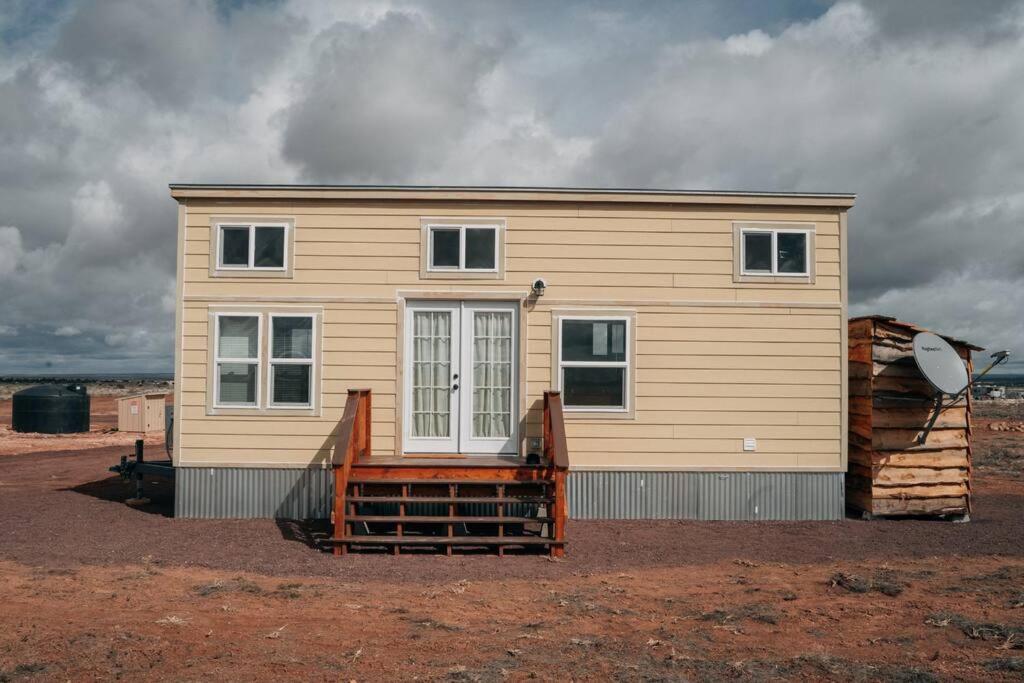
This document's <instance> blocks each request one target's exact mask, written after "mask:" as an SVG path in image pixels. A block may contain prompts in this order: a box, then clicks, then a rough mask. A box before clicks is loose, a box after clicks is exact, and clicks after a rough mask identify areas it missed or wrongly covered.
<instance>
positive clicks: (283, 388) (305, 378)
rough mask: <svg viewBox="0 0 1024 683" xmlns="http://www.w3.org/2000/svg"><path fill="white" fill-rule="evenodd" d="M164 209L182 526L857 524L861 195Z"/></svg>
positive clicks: (574, 194) (196, 188)
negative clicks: (419, 499) (529, 510)
mask: <svg viewBox="0 0 1024 683" xmlns="http://www.w3.org/2000/svg"><path fill="white" fill-rule="evenodd" d="M171 195H172V197H173V198H174V199H175V200H177V202H178V204H179V213H178V216H179V220H178V293H177V297H178V301H177V345H176V349H175V352H176V353H175V374H176V379H177V381H176V382H175V397H174V402H175V415H176V416H177V418H176V421H175V424H174V430H175V434H174V454H173V458H174V463H175V465H176V467H177V468H178V475H177V493H176V512H177V514H178V515H182V516H221V517H239V516H264V517H274V516H277V517H321V518H327V517H331V516H333V517H334V518H335V520H336V522H339V520H340V519H341V517H345V519H346V521H345V524H349V521H348V520H350V519H351V516H352V515H355V517H356V518H360V519H361V518H362V517H364V516H365V515H364V514H363V513H361V512H360V508H358V507H357V506H355V505H354V503H353V501H355V503H360V502H362V501H364V499H368V498H370V497H372V495H373V491H374V490H376V489H375V487H380V486H384V485H385V483H386V482H388V481H391V482H393V483H394V487H393V488H391V489H387V491H389V492H390V493H389V494H388V496H386V498H387V500H389V501H391V502H392V503H393V504H394V505H395V506H396V507H395V509H396V510H398V507H399V506H406V505H411V504H413V503H415V502H416V501H412V500H411V499H412V498H414V497H415V496H416V495H417V493H416V492H417V491H422V492H424V493H422V495H423V496H424V498H428V499H430V500H432V501H434V502H435V503H437V504H439V505H442V506H444V505H446V504H447V503H451V507H450V510H449V512H450V513H451V514H452V515H455V514H456V513H458V512H459V510H461V509H462V508H458V509H457V504H456V503H457V501H455V500H454V499H450V498H449V497H448V496H458V495H460V494H459V492H460V491H464V490H465V491H469V490H470V487H469V485H468V484H467V483H466V481H467V480H468V479H471V478H474V477H475V478H476V480H477V481H479V482H482V483H480V484H479V486H478V487H477V488H478V489H481V490H478V491H477V492H476V493H478V494H480V495H472V496H468V495H467V497H466V499H467V500H473V501H478V502H479V501H480V500H486V499H487V496H485V495H483V493H481V491H482V490H483V489H487V495H490V496H494V497H495V500H501V501H504V502H503V503H495V505H507V508H508V510H512V509H513V508H514V507H515V506H514V503H515V501H517V500H518V501H522V500H532V499H533V498H536V499H537V500H540V501H543V500H546V499H545V495H548V494H550V495H551V496H552V498H551V501H553V502H552V505H551V506H550V507H548V508H542V513H543V514H544V515H546V517H550V518H551V519H552V520H554V521H552V522H551V523H552V524H554V525H555V526H557V525H558V524H559V523H562V522H564V519H562V520H559V519H557V518H558V517H559V515H560V514H561V513H562V512H564V513H565V515H567V516H568V517H570V518H611V519H615V518H695V519H838V518H841V517H842V516H843V514H844V508H845V500H844V473H845V471H846V468H847V462H846V457H847V454H846V446H845V444H846V439H845V435H846V432H847V407H846V401H847V394H846V372H847V362H846V354H847V343H846V333H847V327H846V306H847V295H846V291H847V289H846V219H847V211H848V210H849V209H850V207H852V206H853V201H854V200H853V196H852V195H847V194H788V193H746V192H682V191H680V192H668V191H644V190H590V189H544V188H537V189H523V188H458V187H345V186H256V185H246V186H233V185H184V184H182V185H172V186H171ZM556 461H557V462H556ZM556 464H557V465H558V466H557V467H556V466H555V465H556ZM544 468H549V469H547V470H545V469H544ZM551 468H554V470H557V471H558V472H560V473H561V474H562V475H564V480H565V481H564V492H563V493H564V495H563V496H562V497H561V498H559V497H558V495H557V490H558V486H559V485H558V483H557V481H556V479H557V477H554V478H549V477H548V474H546V472H550V471H554V470H552V469H551ZM339 470H340V472H339ZM552 476H554V475H552ZM389 478H390V479H389ZM429 480H433V481H432V482H431V481H429ZM382 482H384V483H382ZM502 482H504V483H502ZM548 486H550V487H551V488H550V490H548V489H546V488H545V487H548ZM339 487H343V488H344V490H343V491H342V490H339ZM481 487H482V488H481ZM488 487H490V488H488ZM385 488H386V487H385ZM531 488H532V489H536V490H530V489H531ZM538 491H539V493H538ZM545 491H547V492H548V493H545ZM552 492H554V493H552ZM344 496H348V498H347V499H344V500H342V498H343V497H344ZM517 496H518V497H517ZM446 501H447V503H446ZM461 504H462V503H461V502H460V503H458V505H461ZM466 505H468V503H466ZM378 509H379V508H378ZM442 509H448V508H442ZM488 509H489V510H491V512H492V513H493V511H494V510H495V509H496V508H495V507H494V506H492V507H490V508H488ZM515 509H519V508H515ZM508 510H505V513H506V514H511V513H509V512H508ZM552 511H553V513H554V514H551V513H552ZM435 512H436V510H435ZM403 514H404V513H403ZM346 515H348V516H346ZM434 516H435V517H436V516H437V515H434ZM484 517H494V514H490V515H484ZM492 521H493V520H492ZM339 523H340V522H339ZM407 524H408V523H406V522H402V523H397V524H396V527H398V528H396V529H395V530H397V531H399V535H401V533H402V531H401V527H403V525H406V526H407ZM503 526H505V523H504V522H501V523H498V524H497V525H496V526H494V529H493V531H494V533H496V534H497V537H500V535H501V534H500V533H498V532H501V531H502V528H503ZM448 533H449V535H451V533H452V531H451V525H449V529H448ZM406 535H407V536H408V534H406ZM408 542H412V541H408Z"/></svg>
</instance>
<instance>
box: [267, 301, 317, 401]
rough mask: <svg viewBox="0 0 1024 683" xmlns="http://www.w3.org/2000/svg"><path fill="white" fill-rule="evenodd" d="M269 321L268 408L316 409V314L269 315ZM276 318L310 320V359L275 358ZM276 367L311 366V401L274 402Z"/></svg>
mask: <svg viewBox="0 0 1024 683" xmlns="http://www.w3.org/2000/svg"><path fill="white" fill-rule="evenodd" d="M267 316H268V318H269V320H268V321H267V331H268V335H267V408H273V409H274V410H313V409H315V408H316V396H315V394H316V391H315V388H316V354H317V333H316V328H317V325H316V323H317V316H316V314H315V313H268V314H267ZM275 318H309V321H310V353H309V358H308V359H306V358H274V319H275ZM275 365H308V366H309V396H308V397H307V398H308V399H309V400H308V401H307V402H306V403H275V402H274V366H275Z"/></svg>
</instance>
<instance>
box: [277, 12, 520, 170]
mask: <svg viewBox="0 0 1024 683" xmlns="http://www.w3.org/2000/svg"><path fill="white" fill-rule="evenodd" d="M313 50H314V51H315V53H316V55H317V56H316V59H315V61H314V62H313V65H312V73H311V74H310V75H309V76H308V77H307V78H306V79H305V81H304V82H303V83H302V87H301V94H300V95H299V97H298V98H297V99H296V101H295V102H294V104H292V105H291V106H290V107H289V108H288V110H287V111H286V113H285V119H286V121H287V123H286V125H285V129H284V139H283V143H284V147H283V151H284V155H285V157H286V158H288V159H290V160H292V161H294V162H296V163H297V164H299V165H300V166H301V167H302V169H303V173H304V175H305V177H307V178H315V179H318V180H320V181H324V180H347V181H364V182H365V181H383V180H386V179H388V178H396V177H402V176H405V177H408V176H411V175H415V174H417V173H418V172H419V171H420V169H421V168H423V166H424V165H427V164H430V163H432V162H433V163H435V164H436V163H438V161H439V160H440V159H443V158H444V157H446V156H447V154H448V150H449V149H450V148H451V147H452V146H453V145H456V144H458V143H459V141H460V140H461V138H462V137H463V135H464V134H465V132H466V130H467V128H469V126H470V125H471V124H472V122H473V120H474V119H476V118H478V117H480V116H482V115H483V114H484V111H483V106H482V103H481V96H480V88H481V82H482V81H483V79H484V78H486V77H487V75H488V74H489V73H490V72H491V70H492V69H493V68H494V67H495V65H496V64H497V63H498V60H499V59H500V57H501V53H502V48H501V47H500V46H498V45H494V44H487V43H483V42H480V41H479V39H478V38H477V37H476V36H473V35H465V34H461V33H459V32H457V31H449V30H444V29H438V28H434V27H431V26H430V25H428V24H427V22H426V21H425V20H423V19H421V18H419V17H417V16H415V15H408V14H399V13H389V14H387V15H386V16H384V17H383V18H382V19H381V20H380V21H378V22H376V23H374V24H373V25H371V26H368V27H361V26H357V25H353V24H350V23H338V24H336V25H335V26H333V27H331V28H330V29H328V30H325V31H324V32H323V33H321V34H320V35H319V36H317V38H316V40H315V42H314V44H313Z"/></svg>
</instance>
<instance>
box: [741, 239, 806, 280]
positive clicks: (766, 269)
mask: <svg viewBox="0 0 1024 683" xmlns="http://www.w3.org/2000/svg"><path fill="white" fill-rule="evenodd" d="M739 234H740V239H741V240H742V246H741V253H740V266H741V270H740V274H741V275H769V276H774V275H784V276H785V275H796V276H808V275H810V263H809V259H810V253H809V252H810V248H809V243H810V232H809V231H807V230H779V229H762V228H756V229H749V230H748V229H744V230H741V231H740V233H739Z"/></svg>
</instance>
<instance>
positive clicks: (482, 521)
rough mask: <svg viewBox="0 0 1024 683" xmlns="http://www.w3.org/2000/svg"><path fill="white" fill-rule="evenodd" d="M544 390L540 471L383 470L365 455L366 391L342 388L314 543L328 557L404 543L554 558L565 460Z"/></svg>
mask: <svg viewBox="0 0 1024 683" xmlns="http://www.w3.org/2000/svg"><path fill="white" fill-rule="evenodd" d="M549 393H550V394H551V395H549V394H545V401H544V405H545V411H544V415H545V422H544V442H545V449H544V450H545V461H544V462H543V463H541V464H539V465H524V464H521V463H503V464H494V465H487V466H479V465H472V464H469V463H467V462H465V461H463V462H459V461H452V462H445V463H441V464H438V463H436V462H435V463H433V464H425V463H424V464H419V465H418V464H416V463H415V462H403V463H402V464H401V465H400V466H387V465H382V464H379V463H374V462H373V459H372V458H370V452H371V451H370V419H369V417H370V392H369V390H367V389H358V390H350V391H349V397H348V401H347V402H346V404H345V413H344V415H343V416H342V420H341V424H340V428H339V433H338V441H337V444H336V446H335V454H334V458H335V459H334V488H335V496H334V506H333V513H332V515H331V521H332V523H333V525H334V532H333V534H332V536H331V538H329V539H326V540H325V541H323V544H324V545H326V546H329V547H332V549H333V551H334V553H335V554H344V553H347V552H348V551H349V550H357V549H370V548H377V549H381V548H383V549H386V550H390V551H391V552H393V553H394V554H396V555H397V554H400V553H401V551H402V548H403V547H417V548H423V547H428V548H434V549H436V550H443V551H444V552H445V553H446V554H448V555H451V554H453V550H454V549H457V548H458V549H468V548H481V547H482V548H487V549H494V550H496V551H497V554H498V555H499V556H502V555H504V554H505V551H506V549H508V548H517V549H526V548H533V549H540V550H547V551H548V552H550V553H551V554H552V555H553V556H561V555H562V554H563V552H564V547H565V518H566V510H567V505H566V498H565V484H566V474H567V470H568V457H567V455H566V454H565V436H564V425H562V423H561V403H560V399H559V397H558V394H557V392H549ZM552 407H553V408H554V410H552ZM552 414H554V415H555V417H552Z"/></svg>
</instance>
